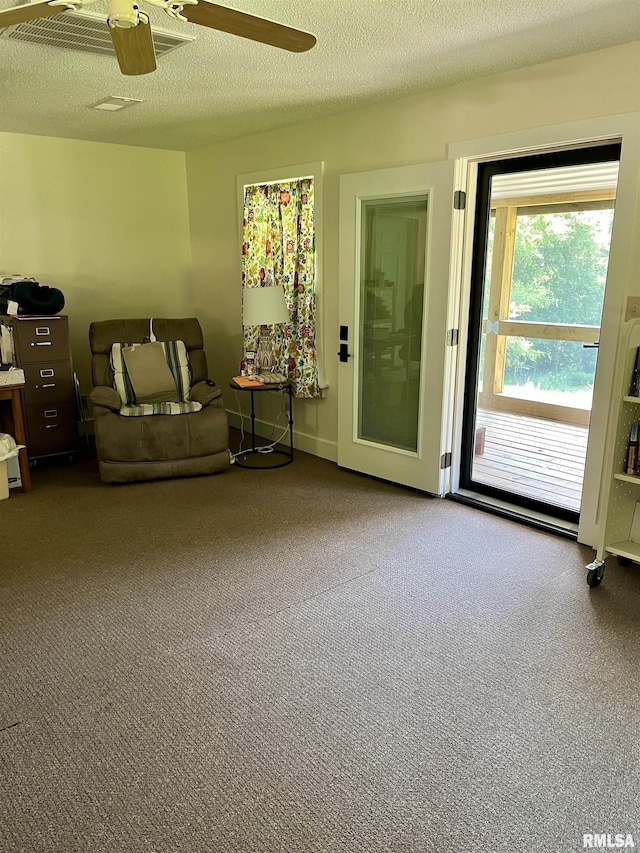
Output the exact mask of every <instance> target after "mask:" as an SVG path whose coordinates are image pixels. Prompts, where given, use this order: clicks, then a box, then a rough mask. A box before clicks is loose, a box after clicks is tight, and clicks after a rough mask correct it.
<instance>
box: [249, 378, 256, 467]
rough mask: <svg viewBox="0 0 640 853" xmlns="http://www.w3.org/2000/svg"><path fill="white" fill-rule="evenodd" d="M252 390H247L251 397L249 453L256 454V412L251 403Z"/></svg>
mask: <svg viewBox="0 0 640 853" xmlns="http://www.w3.org/2000/svg"><path fill="white" fill-rule="evenodd" d="M254 393H255V392H254V390H253V388H250V389H249V394H250V395H251V452H252V453H255V452H256V410H255V406H254V402H253V395H254Z"/></svg>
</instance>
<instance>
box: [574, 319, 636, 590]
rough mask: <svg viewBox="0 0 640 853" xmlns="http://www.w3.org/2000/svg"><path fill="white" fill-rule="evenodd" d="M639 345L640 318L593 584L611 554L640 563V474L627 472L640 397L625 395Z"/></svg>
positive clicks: (629, 354) (629, 336)
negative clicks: (598, 570)
mask: <svg viewBox="0 0 640 853" xmlns="http://www.w3.org/2000/svg"><path fill="white" fill-rule="evenodd" d="M638 346H640V320H632V321H631V322H630V323H629V327H628V328H627V330H626V343H625V351H624V369H623V375H622V380H621V385H622V387H621V388H620V397H619V398H618V399H619V400H620V405H619V407H618V417H617V421H615V422H614V424H613V430H614V431H615V436H614V447H613V449H612V453H611V457H610V465H608V468H609V477H610V481H609V484H608V490H605V493H604V504H603V507H602V510H601V514H602V523H601V525H600V541H599V542H598V547H597V549H596V561H595V562H594V563H592V564H591V565H590V566H589V567H588V568H589V569H590V572H589V576H588V578H587V580H588V582H589V584H590V585H592V586H597V584H598V583H599V582H600V580H601V578H602V573H600V576H599V578H598V577H596V578H595V582H593V583H592V578H593V573H594V567H595V566H601V567H602V571H604V561H605V560H606V558H607V557H608V556H610V555H614V556H616V557H619V558H623V559H625V560H633V561H634V562H638V563H640V475H633V474H627V473H626V469H627V454H628V449H629V433H630V431H631V425H632V424H634V423H640V397H635V396H630V395H629V394H628V393H626V394H625V392H628V390H629V388H630V387H631V381H632V376H633V369H634V366H635V360H636V352H637V348H638Z"/></svg>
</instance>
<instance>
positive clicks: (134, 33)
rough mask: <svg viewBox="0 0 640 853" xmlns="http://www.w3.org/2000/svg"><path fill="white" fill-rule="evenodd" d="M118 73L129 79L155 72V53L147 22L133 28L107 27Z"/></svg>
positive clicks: (141, 22)
mask: <svg viewBox="0 0 640 853" xmlns="http://www.w3.org/2000/svg"><path fill="white" fill-rule="evenodd" d="M109 32H110V33H111V41H112V42H113V47H114V49H115V52H116V58H117V60H118V65H119V66H120V71H122V73H123V74H126V75H127V76H129V77H134V76H136V75H137V74H149V73H151V71H155V70H156V68H157V66H156V51H155V48H154V46H153V37H152V36H151V25H150V24H149V23H148V22H147V23H144V22H143V21H140V23H139V24H138V25H137V26H135V27H109Z"/></svg>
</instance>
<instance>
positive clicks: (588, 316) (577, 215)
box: [505, 210, 613, 391]
mask: <svg viewBox="0 0 640 853" xmlns="http://www.w3.org/2000/svg"><path fill="white" fill-rule="evenodd" d="M612 221H613V211H611V210H602V211H584V212H572V213H553V214H534V215H527V216H519V217H518V227H517V232H516V248H515V261H514V271H513V284H512V290H511V304H510V311H509V319H511V320H526V321H529V322H548V323H567V324H579V325H588V326H599V325H600V322H601V316H602V303H603V299H604V288H605V281H606V275H607V262H608V255H609V241H610V234H611V224H612ZM595 353H596V351H595V350H594V349H589V348H584V347H583V345H582V344H581V343H575V342H570V341H547V340H540V339H533V338H532V339H526V338H511V337H510V338H509V339H508V345H507V358H506V372H505V384H507V385H523V384H526V383H529V382H531V383H532V384H533V385H534V386H536V387H538V388H541V389H545V390H563V391H564V390H566V391H570V390H573V389H575V390H578V389H585V388H588V387H590V386H591V385H592V383H593V375H594V366H595Z"/></svg>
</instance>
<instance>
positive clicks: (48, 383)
mask: <svg viewBox="0 0 640 853" xmlns="http://www.w3.org/2000/svg"><path fill="white" fill-rule="evenodd" d="M37 387H38V386H37V385H36V388H37ZM40 387H41V388H55V387H56V383H55V382H45V383H44V384H43V385H41V386H40Z"/></svg>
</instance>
